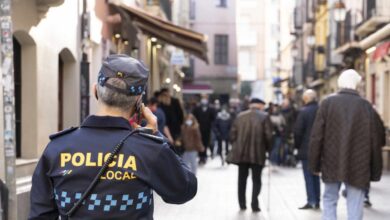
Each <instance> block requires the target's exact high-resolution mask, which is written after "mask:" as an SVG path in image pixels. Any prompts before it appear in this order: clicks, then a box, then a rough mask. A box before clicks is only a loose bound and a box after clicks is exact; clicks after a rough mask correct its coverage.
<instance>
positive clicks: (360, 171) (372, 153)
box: [309, 69, 384, 220]
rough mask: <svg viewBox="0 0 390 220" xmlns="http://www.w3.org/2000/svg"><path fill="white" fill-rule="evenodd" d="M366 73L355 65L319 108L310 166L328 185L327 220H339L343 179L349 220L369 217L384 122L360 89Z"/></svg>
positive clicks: (376, 177)
mask: <svg viewBox="0 0 390 220" xmlns="http://www.w3.org/2000/svg"><path fill="white" fill-rule="evenodd" d="M360 81H361V76H360V75H359V74H358V73H357V72H356V71H355V70H352V69H349V70H346V71H344V72H343V73H342V74H341V75H340V77H339V79H338V86H339V88H340V89H341V90H340V91H339V92H338V93H337V94H335V95H332V96H330V97H328V98H327V99H325V100H324V101H323V102H322V103H321V106H320V108H319V110H318V112H317V116H316V119H315V122H314V125H313V130H312V134H311V137H310V144H309V169H310V170H311V171H312V172H313V173H317V174H319V173H322V180H323V181H324V183H325V192H324V196H323V201H324V212H323V216H322V219H323V220H336V219H337V213H336V211H337V202H338V198H339V190H340V186H341V184H342V183H344V184H345V186H346V190H347V211H348V219H349V220H361V219H363V201H364V192H365V189H367V187H368V186H369V183H370V181H379V180H380V177H381V174H382V173H381V172H382V155H381V152H382V149H381V148H382V146H383V145H384V130H383V124H382V121H381V120H380V118H379V117H378V115H377V114H376V112H375V110H374V109H373V107H372V106H371V104H370V103H369V102H368V101H367V100H365V99H363V98H362V97H360V96H359V93H358V92H357V90H356V88H357V86H358V84H359V83H360Z"/></svg>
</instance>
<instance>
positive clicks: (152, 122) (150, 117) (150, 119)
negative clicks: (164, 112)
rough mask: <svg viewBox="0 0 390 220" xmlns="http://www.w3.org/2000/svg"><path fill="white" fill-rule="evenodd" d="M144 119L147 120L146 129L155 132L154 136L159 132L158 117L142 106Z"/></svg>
mask: <svg viewBox="0 0 390 220" xmlns="http://www.w3.org/2000/svg"><path fill="white" fill-rule="evenodd" d="M141 114H142V118H144V119H145V120H146V126H145V128H149V129H151V130H152V131H153V134H154V133H156V132H157V129H158V128H157V117H156V116H155V115H154V114H153V112H152V111H150V109H149V108H148V107H145V106H144V105H143V104H142V113H141Z"/></svg>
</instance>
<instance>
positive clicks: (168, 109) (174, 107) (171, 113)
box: [159, 88, 184, 141]
mask: <svg viewBox="0 0 390 220" xmlns="http://www.w3.org/2000/svg"><path fill="white" fill-rule="evenodd" d="M159 101H160V108H161V109H162V110H163V111H164V113H165V117H166V123H167V126H168V128H169V131H170V132H171V135H172V138H173V140H174V141H176V140H177V139H178V138H179V137H180V132H181V125H182V124H183V120H184V119H183V118H184V114H183V109H182V107H181V104H180V101H179V100H178V99H177V98H174V97H172V96H171V94H170V93H169V90H168V89H166V88H163V89H161V92H160V96H159Z"/></svg>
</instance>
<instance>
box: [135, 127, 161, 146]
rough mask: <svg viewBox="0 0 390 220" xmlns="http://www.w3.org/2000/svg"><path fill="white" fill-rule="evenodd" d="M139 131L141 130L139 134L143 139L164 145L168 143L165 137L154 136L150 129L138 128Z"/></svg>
mask: <svg viewBox="0 0 390 220" xmlns="http://www.w3.org/2000/svg"><path fill="white" fill-rule="evenodd" d="M138 130H139V132H138V134H139V135H141V136H142V137H145V138H148V139H150V140H153V141H155V142H158V143H159V144H163V143H165V142H166V140H165V139H164V138H163V137H161V136H157V135H153V134H152V133H151V131H152V130H150V129H145V128H138Z"/></svg>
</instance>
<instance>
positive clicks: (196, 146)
mask: <svg viewBox="0 0 390 220" xmlns="http://www.w3.org/2000/svg"><path fill="white" fill-rule="evenodd" d="M181 137H182V138H181V139H182V143H183V147H184V149H185V150H186V151H194V150H195V151H199V152H201V151H203V150H204V146H203V144H202V135H201V134H200V131H199V127H194V126H187V125H182V126H181Z"/></svg>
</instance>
